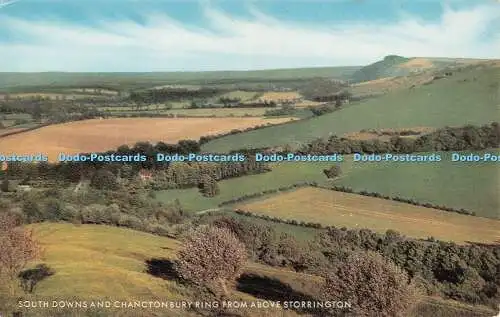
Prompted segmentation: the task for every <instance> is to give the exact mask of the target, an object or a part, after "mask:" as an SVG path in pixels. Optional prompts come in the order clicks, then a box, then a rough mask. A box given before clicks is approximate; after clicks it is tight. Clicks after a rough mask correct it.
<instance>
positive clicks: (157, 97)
mask: <svg viewBox="0 0 500 317" xmlns="http://www.w3.org/2000/svg"><path fill="white" fill-rule="evenodd" d="M224 92H225V91H224V90H221V89H218V88H208V87H203V88H200V89H188V88H163V89H149V90H143V91H133V92H131V93H130V96H129V99H130V100H131V101H133V102H137V103H147V104H151V103H162V102H167V101H175V100H192V99H203V98H213V97H216V96H217V95H219V94H221V93H224Z"/></svg>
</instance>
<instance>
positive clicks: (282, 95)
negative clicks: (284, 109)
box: [258, 91, 302, 102]
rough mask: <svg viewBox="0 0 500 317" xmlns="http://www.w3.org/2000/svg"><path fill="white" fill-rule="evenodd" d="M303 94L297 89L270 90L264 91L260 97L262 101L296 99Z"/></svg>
mask: <svg viewBox="0 0 500 317" xmlns="http://www.w3.org/2000/svg"><path fill="white" fill-rule="evenodd" d="M300 98H302V96H301V95H300V94H299V93H298V92H296V91H270V92H266V93H264V94H263V95H262V96H260V97H259V98H258V99H259V100H261V101H275V102H278V101H280V100H294V99H300Z"/></svg>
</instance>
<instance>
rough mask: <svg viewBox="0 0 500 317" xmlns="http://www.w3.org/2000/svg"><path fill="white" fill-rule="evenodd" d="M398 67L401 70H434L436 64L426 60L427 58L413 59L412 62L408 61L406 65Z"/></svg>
mask: <svg viewBox="0 0 500 317" xmlns="http://www.w3.org/2000/svg"><path fill="white" fill-rule="evenodd" d="M397 67H399V68H433V67H434V64H433V63H432V61H430V60H428V59H426V58H421V57H417V58H412V59H411V60H409V61H407V62H406V63H403V64H400V65H398V66H397Z"/></svg>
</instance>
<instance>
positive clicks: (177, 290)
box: [24, 223, 493, 317]
mask: <svg viewBox="0 0 500 317" xmlns="http://www.w3.org/2000/svg"><path fill="white" fill-rule="evenodd" d="M32 227H33V228H34V229H35V236H36V238H37V239H38V240H39V241H40V242H41V243H42V245H43V246H44V248H45V256H44V258H43V259H42V260H43V263H45V264H47V265H48V266H49V267H51V268H53V269H55V274H54V275H53V276H50V277H48V278H47V279H45V280H44V281H42V282H40V283H39V284H38V285H37V286H36V288H35V292H34V294H32V295H26V298H27V299H29V300H33V301H35V300H40V299H41V300H44V299H47V296H49V297H50V296H56V298H57V300H59V301H61V300H80V301H81V300H90V299H96V298H97V299H99V300H106V299H108V300H112V301H113V300H123V301H133V300H138V299H142V300H146V301H151V300H160V301H175V300H178V299H183V300H187V301H189V300H196V299H193V298H191V297H190V291H189V290H188V289H187V288H185V287H184V286H183V285H180V284H178V283H177V282H174V281H171V280H165V279H161V278H156V277H153V276H151V275H149V274H147V273H145V270H146V265H145V261H146V260H148V259H151V258H153V257H163V258H166V259H172V258H173V257H174V254H175V253H176V251H177V250H178V248H179V246H180V244H179V243H178V242H177V241H175V240H172V239H168V238H162V237H158V236H153V235H150V234H145V233H140V232H136V231H132V230H128V229H122V228H114V227H107V226H97V225H81V226H75V225H72V224H62V223H59V224H49V223H44V224H36V225H32ZM62 241H64V244H63V243H61V242H62ZM244 273H247V274H256V275H257V276H261V277H263V280H264V281H265V280H266V279H278V280H279V281H280V282H281V283H284V284H283V285H285V286H290V288H289V289H290V290H292V292H293V290H297V289H301V288H303V287H304V285H309V286H310V285H311V284H312V285H320V284H321V282H322V279H321V278H319V277H318V276H315V275H309V274H303V273H295V272H292V271H289V270H286V269H280V268H275V267H270V266H265V265H261V264H256V263H248V264H247V266H246V267H245V269H244ZM247 287H248V286H247ZM252 287H254V288H258V287H262V288H265V287H266V286H265V285H257V284H255V285H252ZM270 287H276V285H275V284H273V285H271V286H270ZM267 290H270V288H267ZM255 291H257V292H258V289H255ZM271 291H272V289H271ZM231 293H232V294H231V298H230V300H246V301H252V300H256V298H255V297H253V296H251V295H248V294H246V293H242V292H238V291H235V290H231ZM265 293H269V292H265ZM198 300H199V299H198ZM287 300H289V298H287ZM24 313H25V314H24V315H25V316H51V317H53V316H109V315H112V316H199V315H197V314H195V313H194V312H188V311H185V310H180V309H166V308H161V309H152V310H151V309H114V310H113V311H112V312H109V311H107V312H106V311H105V310H103V309H101V310H100V312H99V310H98V312H90V311H88V312H86V311H85V310H83V309H78V310H76V309H67V310H59V311H57V314H56V312H55V311H53V310H51V309H33V308H31V309H27V310H25V311H24ZM238 313H239V314H241V316H248V317H256V316H259V317H261V316H268V317H274V316H281V317H296V316H304V317H306V316H309V315H307V314H305V315H304V314H298V313H296V312H294V311H292V310H283V311H278V312H277V311H274V310H272V309H266V310H253V311H249V310H246V311H245V310H238ZM492 313H493V312H492V311H491V310H490V309H487V308H485V307H483V306H471V305H465V304H461V303H457V302H454V301H444V300H442V299H439V298H424V299H423V300H422V301H421V302H419V304H418V305H417V306H416V307H415V309H414V311H412V312H411V313H410V315H409V317H417V316H419V317H420V316H422V317H423V316H446V317H448V316H449V317H451V316H464V317H475V316H478V317H479V316H481V317H482V316H484V317H486V316H491V315H492Z"/></svg>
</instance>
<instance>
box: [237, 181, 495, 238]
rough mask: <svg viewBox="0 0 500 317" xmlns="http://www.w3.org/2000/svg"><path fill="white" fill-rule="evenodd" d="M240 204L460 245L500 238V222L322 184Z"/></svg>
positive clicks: (302, 218)
mask: <svg viewBox="0 0 500 317" xmlns="http://www.w3.org/2000/svg"><path fill="white" fill-rule="evenodd" d="M235 208H239V209H243V210H246V211H251V212H255V213H258V214H266V215H269V216H275V217H280V218H283V219H295V220H298V221H305V222H316V223H322V224H329V225H334V226H337V227H339V226H346V227H350V228H358V229H359V228H369V229H372V230H375V231H378V232H385V231H386V230H388V229H394V230H397V231H400V232H401V233H403V234H406V235H409V236H412V237H417V238H427V237H430V236H433V237H435V238H437V239H440V240H453V241H455V242H458V243H465V242H467V241H474V242H489V243H491V242H500V221H499V220H493V219H487V218H482V217H473V216H465V215H460V214H456V213H452V212H446V211H441V210H437V209H431V208H425V207H418V206H413V205H408V204H404V203H399V202H395V201H389V200H384V199H378V198H373V197H366V196H360V195H356V194H348V193H342V192H335V191H330V190H326V189H319V188H301V189H298V190H296V191H293V192H287V193H283V194H278V195H275V196H272V197H270V198H267V199H264V200H260V201H254V202H250V203H242V204H238V205H236V206H235Z"/></svg>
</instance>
